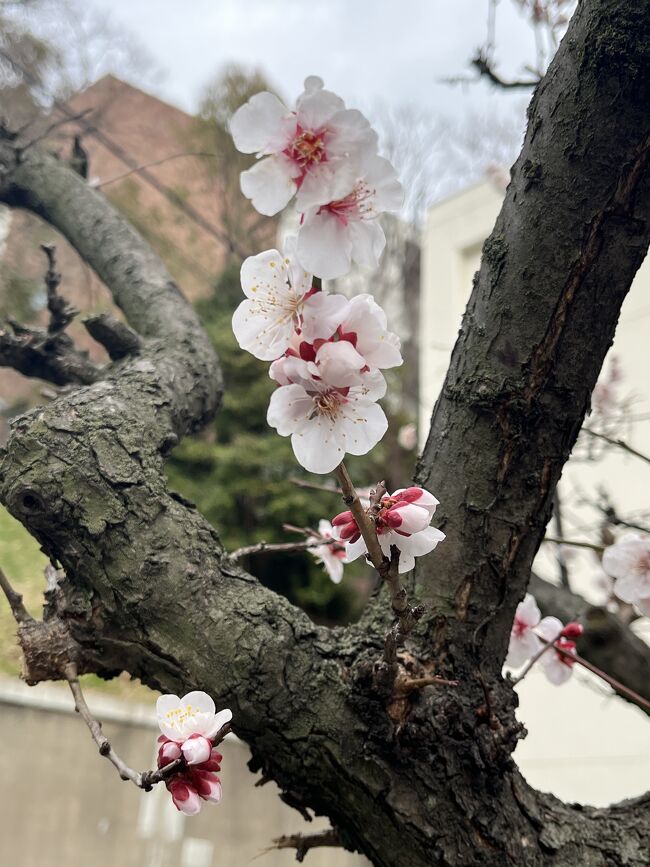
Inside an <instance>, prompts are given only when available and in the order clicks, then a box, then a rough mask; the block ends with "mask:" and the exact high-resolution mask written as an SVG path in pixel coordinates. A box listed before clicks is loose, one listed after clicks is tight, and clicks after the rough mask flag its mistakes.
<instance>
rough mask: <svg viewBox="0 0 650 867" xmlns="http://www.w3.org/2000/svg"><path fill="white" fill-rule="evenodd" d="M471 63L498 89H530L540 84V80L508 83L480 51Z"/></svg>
mask: <svg viewBox="0 0 650 867" xmlns="http://www.w3.org/2000/svg"><path fill="white" fill-rule="evenodd" d="M471 63H472V66H473V67H474V68H475V69H477V70H478V72H479V74H480V75H481V76H485V77H486V78H487V79H489V80H490V81H491V82H492V84H494V85H495V86H496V87H501V88H503V89H505V90H517V89H519V90H521V89H528V88H531V87H536V86H537V85H538V84H539V82H540V79H539V78H531V79H524V80H522V81H517V80H514V81H506V80H505V79H503V78H501V77H500V76H499V75H497V74H496V72H495V71H494V69H493V68H492V65H491V63H490V61H489V60H488V58H487V57H486V56H485V54H484V53H483V52H482V51H479V53H478V54H477V55H476V57H474V58H473V59H472V61H471Z"/></svg>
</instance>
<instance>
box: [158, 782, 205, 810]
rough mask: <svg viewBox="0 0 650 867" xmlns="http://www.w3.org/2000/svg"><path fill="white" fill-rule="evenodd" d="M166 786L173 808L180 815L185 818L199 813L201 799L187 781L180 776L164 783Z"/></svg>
mask: <svg viewBox="0 0 650 867" xmlns="http://www.w3.org/2000/svg"><path fill="white" fill-rule="evenodd" d="M166 786H167V791H168V792H169V794H170V795H171V796H172V801H173V803H174V806H175V807H176V809H177V810H180V812H181V813H184V814H185V815H186V816H196V815H197V813H200V812H201V806H202V804H201V798H200V797H199V793H198V792H197V790H196V789H195V788H194V786H193V785H192V784H191V783H190V781H189V780H186V779H184V777H181V776H178V777H174V778H172V779H171V780H170V781H169V782H168V783H166Z"/></svg>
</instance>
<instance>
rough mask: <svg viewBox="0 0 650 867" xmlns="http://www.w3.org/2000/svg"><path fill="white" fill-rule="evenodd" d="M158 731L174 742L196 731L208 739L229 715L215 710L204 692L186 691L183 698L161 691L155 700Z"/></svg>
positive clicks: (228, 711) (182, 739)
mask: <svg viewBox="0 0 650 867" xmlns="http://www.w3.org/2000/svg"><path fill="white" fill-rule="evenodd" d="M156 713H157V716H158V725H159V726H160V731H161V732H162V733H163V735H165V737H167V738H169V740H170V741H176V742H178V743H180V742H182V741H185V740H187V739H188V738H189V737H190V736H191V735H194V734H199V735H203V737H204V738H207V739H208V740H211V739H212V738H214V737H215V735H216V734H217V733H218V732H219V730H220V729H222V728H223V726H224V725H225V724H226V723H228V722H230V720H231V719H232V712H231V711H230V710H222V711H219V713H216V709H215V706H214V702H213V701H212V699H211V698H210V696H209V695H208V694H207V693H205V692H200V691H198V690H197V691H194V692H188V693H187V695H185V696H183V698H179V697H178V696H177V695H161V696H160V698H159V699H158V701H157V702H156Z"/></svg>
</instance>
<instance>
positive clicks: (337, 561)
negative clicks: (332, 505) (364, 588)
mask: <svg viewBox="0 0 650 867" xmlns="http://www.w3.org/2000/svg"><path fill="white" fill-rule="evenodd" d="M322 539H325V540H329V539H334V536H333V533H332V525H331V524H330V522H329V521H326V520H325V519H324V518H323V519H321V520H320V521H319V522H318V537H316V536H309V537H308V538H307V541H308V542H312V543H314V544H315V543H316V542H319V541H320V540H322ZM309 552H310V554H311V555H312V556H313V557H315V558H316V560H317V561H318V562H319V563H321V564H322V565H323V568H324V569H325V571H326V572H327V574H328V575H329V577H330V578H331V579H332V581H333V582H334V583H335V584H339V583H340V581H341V578H342V577H343V564H344V563H346V562H347V561H346V559H345V545H341V544H340V543H339V542H329V543H328V544H323V545H318V547H315V548H309Z"/></svg>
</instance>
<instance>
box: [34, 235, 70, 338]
mask: <svg viewBox="0 0 650 867" xmlns="http://www.w3.org/2000/svg"><path fill="white" fill-rule="evenodd" d="M41 250H42V251H43V252H44V253H45V255H46V256H47V271H46V272H45V291H46V292H47V309H48V310H49V313H50V321H49V324H48V326H47V333H48V335H49V336H50V337H55V336H56V335H58V334H61V332H63V331H65V329H66V328H67V327H68V325H69V324H70V323H71V322H72V320H73V319H74V318H75V316H77V314H78V313H79V311H78V310H77V309H76V308H75V307H74V306H73V305H72V304H70V302H69V301H66V299H65V298H62V297H61V295H59V294H58V288H59V285H60V284H61V275H60V274H59V272H58V271H57V270H56V247H55V245H54V244H41Z"/></svg>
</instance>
